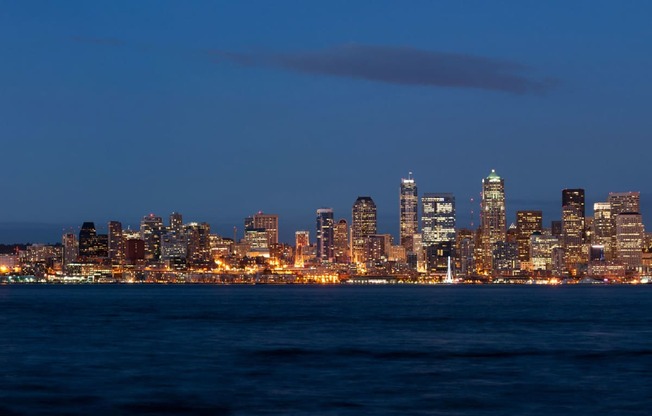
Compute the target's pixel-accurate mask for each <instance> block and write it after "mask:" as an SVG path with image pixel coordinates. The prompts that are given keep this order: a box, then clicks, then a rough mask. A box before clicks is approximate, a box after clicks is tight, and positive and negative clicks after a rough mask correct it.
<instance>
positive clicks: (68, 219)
mask: <svg viewBox="0 0 652 416" xmlns="http://www.w3.org/2000/svg"><path fill="white" fill-rule="evenodd" d="M651 14H652V3H650V2H648V1H628V2H616V1H609V2H604V1H595V0H592V1H573V2H568V1H553V2H540V1H509V2H501V1H494V2H486V1H477V2H473V1H465V2H454V1H450V2H435V1H410V2H396V1H393V2H381V1H359V2H350V1H334V2H324V3H319V4H318V3H316V2H304V1H296V2H284V1H275V2H270V1H259V2H248V1H242V2H199V1H198V2H181V1H176V2H167V1H137V2H133V1H124V2H119V1H111V2H109V1H106V2H100V1H93V2H88V1H66V2H30V1H21V2H3V1H0V56H1V57H2V61H1V62H2V64H1V65H0V137H1V138H2V147H1V149H2V153H1V154H2V156H3V157H2V172H3V185H2V191H3V198H2V200H3V203H2V204H1V205H0V223H1V224H0V241H1V242H13V241H27V240H29V241H35V240H41V241H58V240H59V233H60V231H61V228H62V227H65V226H72V227H78V226H79V225H80V224H81V222H82V221H87V220H91V221H95V222H96V223H98V225H99V224H103V223H104V222H106V221H107V220H109V219H116V220H121V221H123V223H125V225H126V224H131V225H132V227H133V226H137V224H138V221H139V218H140V217H142V216H143V215H145V214H147V213H150V212H154V213H157V214H159V215H163V216H167V215H168V214H169V213H170V212H172V211H175V210H176V211H179V212H181V213H183V214H184V217H185V219H186V220H188V221H190V220H196V221H208V222H210V223H211V224H212V225H213V229H214V230H215V231H216V232H218V233H221V234H226V235H231V233H232V227H233V225H237V226H238V228H242V218H243V217H244V216H246V215H248V214H252V213H254V212H256V211H258V210H263V211H265V212H270V213H278V214H279V215H280V223H281V224H280V226H281V237H282V239H283V240H285V241H289V240H290V239H291V236H292V235H293V233H294V230H296V229H309V230H311V232H312V231H313V229H314V217H315V210H316V209H317V208H319V207H322V206H327V207H333V208H334V209H335V215H336V216H337V217H345V218H350V215H351V214H350V209H351V205H352V204H353V202H354V201H355V199H356V197H357V196H358V195H370V196H372V197H373V198H374V200H375V201H376V204H377V205H378V209H379V222H380V224H379V227H380V230H381V231H383V232H392V233H397V230H398V214H397V213H398V186H399V181H400V178H401V177H402V176H405V175H407V172H408V171H413V172H414V175H415V178H416V180H417V183H418V187H419V192H420V193H424V192H453V193H454V194H455V195H456V197H457V201H458V224H459V225H462V226H464V225H468V223H469V222H470V217H471V214H470V210H471V207H472V205H471V204H470V202H469V199H470V198H471V197H475V198H476V205H477V201H478V195H479V192H480V186H481V182H480V181H481V179H482V177H484V176H486V175H487V174H488V173H489V171H490V170H491V169H492V168H494V169H496V170H497V172H498V173H499V174H500V175H501V176H503V177H504V178H505V186H506V191H507V204H508V212H509V217H508V221H509V222H512V221H514V212H515V211H516V210H517V209H543V210H544V221H545V222H546V223H548V222H549V221H550V220H552V219H557V218H559V217H560V207H559V205H560V199H561V189H562V188H566V187H567V188H574V187H583V188H585V189H586V194H587V200H588V201H587V202H588V204H587V205H589V204H590V205H589V208H588V209H587V214H592V203H593V202H595V201H599V200H604V199H606V196H607V194H608V192H610V191H614V192H615V191H630V190H639V191H641V192H642V204H643V209H642V210H643V214H644V221H645V222H648V221H647V218H648V216H649V215H652V209H651V208H650V207H651V206H652V193H651V192H650V187H649V183H650V182H649V175H648V171H649V165H650V154H651V150H652V140H650V139H651V137H650V136H651V135H650V132H651V131H652V117H650V100H651V98H652V83H651V82H650V74H652V53H651V51H652V25H650V24H649V16H650V15H651ZM475 211H476V213H477V207H476V209H475ZM475 222H476V224H477V220H476V221H475ZM313 235H314V234H313Z"/></svg>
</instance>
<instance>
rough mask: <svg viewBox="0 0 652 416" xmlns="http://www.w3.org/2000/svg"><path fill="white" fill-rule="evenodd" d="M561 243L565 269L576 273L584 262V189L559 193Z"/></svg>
mask: <svg viewBox="0 0 652 416" xmlns="http://www.w3.org/2000/svg"><path fill="white" fill-rule="evenodd" d="M561 200H562V213H561V228H562V243H563V247H564V252H565V256H566V258H565V264H566V270H567V271H568V272H569V273H570V274H572V275H576V274H577V271H578V268H579V265H580V264H582V263H586V261H587V259H586V256H585V254H584V217H585V208H584V189H564V190H563V191H562V193H561Z"/></svg>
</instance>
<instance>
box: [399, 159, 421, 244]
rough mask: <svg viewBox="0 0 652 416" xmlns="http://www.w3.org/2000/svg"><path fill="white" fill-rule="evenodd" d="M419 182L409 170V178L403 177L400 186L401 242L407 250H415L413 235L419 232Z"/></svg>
mask: <svg viewBox="0 0 652 416" xmlns="http://www.w3.org/2000/svg"><path fill="white" fill-rule="evenodd" d="M418 203H419V199H418V196H417V184H416V182H415V181H414V179H413V178H412V172H409V174H408V178H407V179H401V188H400V209H401V217H400V244H401V245H402V246H403V247H405V250H407V251H413V250H414V248H413V237H414V234H416V233H418V232H419V215H418Z"/></svg>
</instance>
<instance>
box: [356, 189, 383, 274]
mask: <svg viewBox="0 0 652 416" xmlns="http://www.w3.org/2000/svg"><path fill="white" fill-rule="evenodd" d="M376 215H377V214H376V204H375V203H374V201H373V199H371V197H368V196H360V197H358V199H356V201H355V203H354V204H353V209H352V215H351V217H352V222H351V258H352V260H353V261H354V262H355V263H365V262H366V258H365V245H366V240H367V237H369V236H370V235H374V234H376V232H377V227H378V224H377V217H376Z"/></svg>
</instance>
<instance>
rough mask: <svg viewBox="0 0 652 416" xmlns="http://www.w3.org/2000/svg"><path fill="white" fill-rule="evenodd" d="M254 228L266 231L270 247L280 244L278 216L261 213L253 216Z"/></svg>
mask: <svg viewBox="0 0 652 416" xmlns="http://www.w3.org/2000/svg"><path fill="white" fill-rule="evenodd" d="M253 227H254V228H259V229H264V230H265V232H266V233H267V244H268V245H270V246H271V245H272V244H278V215H275V214H264V213H263V212H262V211H260V212H258V213H256V214H254V216H253Z"/></svg>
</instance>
